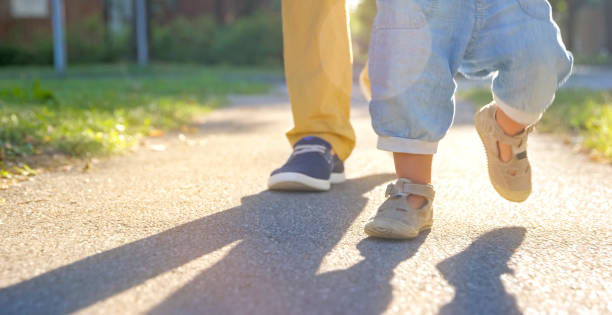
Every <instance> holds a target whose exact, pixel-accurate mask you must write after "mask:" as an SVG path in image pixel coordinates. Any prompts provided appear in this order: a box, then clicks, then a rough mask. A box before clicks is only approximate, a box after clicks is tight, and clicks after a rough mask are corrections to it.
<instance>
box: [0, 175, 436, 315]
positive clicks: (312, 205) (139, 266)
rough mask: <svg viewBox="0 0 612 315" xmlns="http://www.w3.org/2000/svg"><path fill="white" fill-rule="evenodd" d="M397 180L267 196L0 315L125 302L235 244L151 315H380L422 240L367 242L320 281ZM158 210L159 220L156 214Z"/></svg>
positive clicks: (40, 280)
mask: <svg viewBox="0 0 612 315" xmlns="http://www.w3.org/2000/svg"><path fill="white" fill-rule="evenodd" d="M393 178H394V176H393V175H391V174H384V175H372V176H366V177H363V178H358V179H352V180H349V181H347V182H346V183H345V184H343V185H337V186H336V187H334V189H333V190H332V191H330V192H328V193H318V194H317V193H275V192H269V191H263V192H261V193H259V194H256V195H251V196H247V197H244V198H243V199H242V204H241V205H240V206H238V207H235V208H231V209H228V210H224V211H221V212H218V213H215V214H212V215H209V216H206V217H203V218H201V219H198V220H195V221H192V222H189V223H186V224H183V225H180V226H177V227H175V228H172V229H169V230H167V231H164V232H162V233H159V234H156V235H153V236H150V237H147V238H144V239H141V240H138V241H135V242H132V243H129V244H126V245H123V246H120V247H117V248H115V249H111V250H108V251H106V252H103V253H100V254H96V255H93V256H90V257H87V258H85V259H82V260H79V261H76V262H74V263H71V264H69V265H66V266H63V267H60V268H58V269H55V270H51V271H48V272H46V273H44V274H42V275H40V276H37V277H34V278H32V279H30V280H26V281H23V282H21V283H17V284H15V285H12V286H9V287H6V288H3V289H1V290H0V310H1V311H0V313H3V314H5V313H6V314H14V313H20V314H23V313H28V314H31V313H44V314H64V313H69V312H74V311H77V310H80V309H83V308H85V307H87V306H90V305H92V304H94V303H96V302H99V301H102V300H104V299H106V298H108V297H111V296H113V295H116V294H118V293H121V292H122V291H125V290H128V289H130V288H132V287H134V286H137V285H139V284H141V283H143V282H144V281H146V280H148V279H151V278H154V277H156V276H158V275H160V274H162V273H164V272H167V271H170V270H173V269H175V268H177V267H180V266H182V265H184V264H186V263H188V262H190V261H192V260H194V259H196V258H199V257H202V256H204V255H206V254H208V253H211V252H213V251H215V250H217V249H220V248H222V247H224V246H226V245H228V244H231V243H233V242H235V241H239V243H237V245H235V247H233V248H232V249H231V250H230V252H229V253H228V254H227V255H226V256H225V257H224V258H223V259H222V260H221V261H219V262H218V263H217V264H216V265H213V266H212V267H210V268H209V269H207V270H205V271H203V272H202V273H201V274H200V275H198V276H196V277H195V278H194V279H193V280H192V281H190V282H189V283H188V284H187V285H185V286H184V287H182V288H181V289H179V290H178V291H177V292H175V293H174V294H173V295H172V296H170V297H169V298H168V299H166V300H165V301H163V302H162V303H161V304H160V305H158V306H157V307H155V308H154V309H153V310H152V313H209V314H210V313H225V312H229V313H235V312H240V313H253V312H255V313H266V314H273V313H281V314H286V313H296V312H304V313H307V312H309V310H310V311H311V310H313V309H315V308H316V309H317V310H321V311H322V312H332V311H338V310H347V311H348V310H356V311H357V310H358V311H359V312H360V313H380V312H382V311H383V310H384V309H385V307H386V306H387V304H388V302H389V301H390V299H391V286H390V284H389V281H390V279H391V277H392V274H393V268H395V266H397V264H398V263H399V262H401V261H403V260H405V259H407V258H409V257H411V256H412V255H413V254H414V253H415V252H416V250H417V249H418V247H419V245H420V244H421V243H422V242H423V240H424V239H425V237H426V236H425V235H423V236H422V237H421V238H419V239H418V241H414V242H382V241H376V240H371V239H365V240H363V241H362V242H360V243H359V245H358V249H359V250H360V251H361V253H362V254H363V255H364V256H365V259H364V260H363V261H361V262H359V263H357V264H356V265H354V266H352V267H350V268H349V269H346V270H340V271H332V272H328V273H324V274H321V275H316V272H317V270H318V267H319V265H320V263H321V261H322V259H323V257H324V256H325V255H326V254H327V253H328V252H329V251H331V250H332V249H333V247H334V246H335V245H336V244H337V243H338V241H339V240H340V239H341V238H342V236H343V235H344V233H345V232H346V230H347V229H348V228H349V227H350V225H351V224H352V223H353V222H354V220H355V219H356V218H357V216H358V215H359V214H360V212H361V211H362V210H363V209H364V207H365V206H366V203H367V198H365V197H364V196H363V194H364V193H366V192H368V191H370V190H371V189H372V188H373V187H375V186H377V185H380V184H382V183H383V182H386V181H389V180H391V179H393ZM160 211H163V210H161V209H160Z"/></svg>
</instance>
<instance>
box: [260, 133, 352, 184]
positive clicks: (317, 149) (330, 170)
mask: <svg viewBox="0 0 612 315" xmlns="http://www.w3.org/2000/svg"><path fill="white" fill-rule="evenodd" d="M345 180H346V179H345V177H344V164H342V161H340V159H339V158H338V156H337V155H336V154H333V155H332V153H331V145H330V144H329V143H328V142H327V141H325V140H323V139H321V138H318V137H312V136H309V137H304V138H302V139H301V140H300V141H298V142H297V143H296V144H295V145H294V146H293V153H292V154H291V156H290V157H289V160H287V162H286V163H285V165H283V166H282V167H281V168H279V169H276V170H275V171H274V172H272V174H271V175H270V179H268V188H269V189H272V190H297V191H303V190H314V191H325V190H329V188H330V187H331V184H338V183H342V182H344V181H345Z"/></svg>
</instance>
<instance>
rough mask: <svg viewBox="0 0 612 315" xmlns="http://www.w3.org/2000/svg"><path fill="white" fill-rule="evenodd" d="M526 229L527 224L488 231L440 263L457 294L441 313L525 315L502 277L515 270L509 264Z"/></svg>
mask: <svg viewBox="0 0 612 315" xmlns="http://www.w3.org/2000/svg"><path fill="white" fill-rule="evenodd" d="M525 232H526V230H525V228H523V227H507V228H500V229H496V230H493V231H490V232H487V233H485V234H483V235H481V236H480V237H478V239H477V240H475V241H474V242H473V243H472V244H471V245H470V246H469V247H468V248H467V249H465V250H464V251H462V252H461V253H459V254H457V255H455V256H453V257H450V258H448V259H446V260H444V261H442V262H440V263H439V264H438V265H437V268H438V270H439V271H440V272H441V273H442V275H443V276H444V278H445V279H446V281H448V282H449V283H450V284H451V285H452V286H454V287H455V297H454V298H453V300H452V301H451V302H450V303H448V304H447V305H445V306H443V307H442V308H441V309H440V314H521V311H520V310H519V308H518V305H517V304H516V298H515V297H514V296H513V295H511V294H509V293H508V292H506V290H505V289H504V285H503V284H502V282H501V278H500V277H501V275H503V274H505V273H509V274H512V273H513V271H512V269H510V268H509V267H508V265H507V263H508V261H509V260H510V258H511V257H512V254H514V251H515V250H516V249H517V248H518V247H519V246H520V245H521V243H522V242H523V239H524V238H525Z"/></svg>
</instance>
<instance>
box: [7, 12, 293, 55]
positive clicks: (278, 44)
mask: <svg viewBox="0 0 612 315" xmlns="http://www.w3.org/2000/svg"><path fill="white" fill-rule="evenodd" d="M131 38H132V31H131V27H125V29H124V30H122V31H121V32H120V33H119V34H113V35H112V36H111V35H110V34H108V32H107V30H106V27H105V26H104V23H103V21H102V20H101V19H100V18H99V17H97V16H94V17H90V18H87V19H84V20H83V21H81V22H79V23H73V24H69V25H67V31H66V39H67V50H68V51H67V54H68V62H69V63H73V64H84V63H106V62H118V61H122V60H125V59H129V58H131V57H132V56H131V55H132V54H133V47H132V42H131V41H132V39H131ZM149 45H150V54H151V58H152V59H153V60H157V61H163V62H187V63H201V64H235V65H280V64H282V25H281V18H280V15H279V14H278V12H276V13H275V12H267V11H262V12H259V13H255V14H252V15H249V16H245V17H241V18H239V19H236V21H234V22H232V23H229V24H220V23H219V22H217V21H216V20H215V19H214V18H213V17H211V16H208V15H203V16H200V17H197V18H192V19H188V18H185V17H177V18H174V19H172V20H170V21H169V22H166V23H161V22H159V21H155V20H153V21H152V25H151V36H150V42H149ZM52 63H53V44H52V39H51V38H41V39H39V40H35V41H34V42H33V43H31V44H28V45H27V46H25V45H23V44H22V45H19V44H16V43H0V66H6V65H27V64H36V65H50V64H52Z"/></svg>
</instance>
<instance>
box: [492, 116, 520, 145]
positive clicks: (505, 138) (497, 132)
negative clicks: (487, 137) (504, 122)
mask: <svg viewBox="0 0 612 315" xmlns="http://www.w3.org/2000/svg"><path fill="white" fill-rule="evenodd" d="M491 124H492V125H493V128H492V134H493V137H495V139H497V141H499V142H501V143H504V144H507V145H511V146H513V147H518V146H520V145H521V144H523V132H524V131H523V132H521V133H520V134H518V135H516V136H509V135H507V134H506V133H505V132H504V130H502V129H501V127H500V126H499V125H498V124H497V123H495V122H492V123H491Z"/></svg>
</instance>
